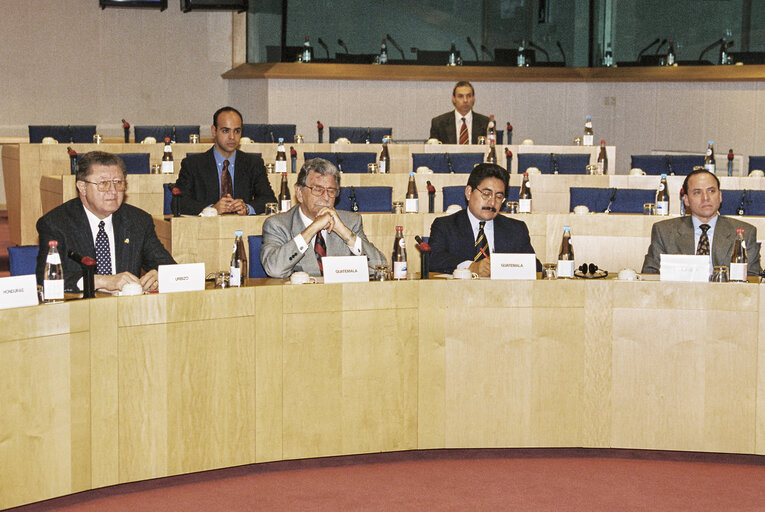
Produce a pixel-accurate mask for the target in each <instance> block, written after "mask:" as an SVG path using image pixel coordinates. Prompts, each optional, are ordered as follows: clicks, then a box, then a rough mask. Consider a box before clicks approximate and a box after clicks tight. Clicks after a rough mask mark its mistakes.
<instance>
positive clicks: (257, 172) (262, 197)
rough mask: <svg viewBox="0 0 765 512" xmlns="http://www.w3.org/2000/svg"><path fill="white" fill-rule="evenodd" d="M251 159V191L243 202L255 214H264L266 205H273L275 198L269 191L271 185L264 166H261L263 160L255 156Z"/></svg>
mask: <svg viewBox="0 0 765 512" xmlns="http://www.w3.org/2000/svg"><path fill="white" fill-rule="evenodd" d="M251 158H252V163H251V165H250V171H251V173H252V182H251V190H250V197H249V199H248V200H246V201H245V202H246V203H247V204H249V205H250V206H252V208H253V210H255V213H256V214H258V213H264V212H265V211H266V203H275V202H276V196H275V195H274V191H273V190H272V189H271V183H270V182H269V181H268V174H267V173H266V166H265V165H263V159H262V158H260V157H258V156H255V155H252V157H251Z"/></svg>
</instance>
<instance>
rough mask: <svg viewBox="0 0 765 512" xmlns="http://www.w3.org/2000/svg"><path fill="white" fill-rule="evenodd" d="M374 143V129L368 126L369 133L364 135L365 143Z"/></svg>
mask: <svg viewBox="0 0 765 512" xmlns="http://www.w3.org/2000/svg"><path fill="white" fill-rule="evenodd" d="M371 141H372V129H371V128H369V127H368V126H367V131H366V133H365V134H364V143H365V144H369V143H370V142H371Z"/></svg>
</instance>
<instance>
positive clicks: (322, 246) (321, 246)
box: [313, 231, 327, 275]
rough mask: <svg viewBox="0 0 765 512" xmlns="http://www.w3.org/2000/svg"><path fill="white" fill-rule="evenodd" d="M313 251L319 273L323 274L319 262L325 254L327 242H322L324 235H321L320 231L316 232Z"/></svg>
mask: <svg viewBox="0 0 765 512" xmlns="http://www.w3.org/2000/svg"><path fill="white" fill-rule="evenodd" d="M313 252H315V253H316V261H317V262H318V263H319V270H320V271H321V275H324V265H323V264H322V263H321V259H322V258H323V257H324V256H326V255H327V244H326V243H325V242H324V237H323V236H321V231H319V232H318V233H316V241H315V242H314V244H313Z"/></svg>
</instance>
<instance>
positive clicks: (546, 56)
mask: <svg viewBox="0 0 765 512" xmlns="http://www.w3.org/2000/svg"><path fill="white" fill-rule="evenodd" d="M526 44H527V46H528V47H529V48H533V49H535V50H539V51H540V52H542V53H543V54H544V56H545V59H547V62H550V54H549V53H547V50H545V49H544V48H542V47H541V46H539V45H538V44H536V43H535V42H534V41H532V40H531V39H529V40H527V41H526Z"/></svg>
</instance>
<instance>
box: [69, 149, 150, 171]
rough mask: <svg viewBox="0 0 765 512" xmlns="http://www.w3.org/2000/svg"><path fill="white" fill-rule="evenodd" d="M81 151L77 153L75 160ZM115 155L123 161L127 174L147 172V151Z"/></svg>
mask: <svg viewBox="0 0 765 512" xmlns="http://www.w3.org/2000/svg"><path fill="white" fill-rule="evenodd" d="M82 155H83V153H81V154H78V155H77V160H79V159H80V157H82ZM117 156H118V157H120V158H121V159H122V161H123V162H125V167H126V168H127V172H128V174H149V172H150V171H151V165H150V163H149V156H150V155H149V153H117Z"/></svg>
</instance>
